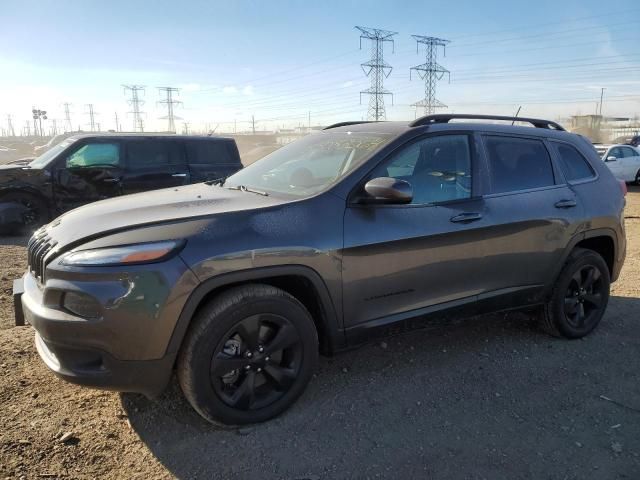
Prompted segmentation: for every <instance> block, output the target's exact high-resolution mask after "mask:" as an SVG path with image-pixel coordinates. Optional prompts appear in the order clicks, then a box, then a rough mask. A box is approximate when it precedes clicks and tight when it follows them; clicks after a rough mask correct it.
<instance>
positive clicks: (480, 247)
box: [14, 115, 626, 425]
mask: <svg viewBox="0 0 640 480" xmlns="http://www.w3.org/2000/svg"><path fill="white" fill-rule="evenodd" d="M474 119H481V120H483V119H489V120H491V121H493V123H488V122H477V121H475V122H474V121H469V120H474ZM505 120H506V121H508V123H511V122H512V121H514V120H515V121H518V122H521V123H527V124H530V125H531V126H512V125H510V124H504V121H505ZM496 121H503V123H502V124H499V123H497V122H496ZM532 127H533V128H532ZM624 204H625V199H624V192H623V189H622V187H621V185H620V183H619V182H618V181H616V179H615V178H614V177H613V176H612V174H611V173H610V172H609V170H608V169H607V168H606V166H605V165H604V164H603V163H602V161H601V160H600V158H599V157H598V154H597V153H596V151H595V150H594V148H593V146H592V145H591V144H590V143H589V142H588V141H587V140H586V139H584V138H583V137H580V136H578V135H574V134H571V133H568V132H566V131H564V129H563V128H562V127H561V126H559V125H558V124H556V123H554V122H551V121H547V120H537V119H525V118H517V119H513V118H510V117H487V116H472V115H431V116H427V117H423V118H420V119H418V120H416V121H413V122H411V123H406V122H380V123H367V122H348V123H342V124H337V125H332V126H330V127H327V128H325V129H324V131H322V132H320V133H318V134H314V135H309V136H307V137H305V138H303V139H301V140H299V141H297V142H294V143H291V144H289V145H287V146H285V147H283V148H282V149H280V150H277V151H275V152H273V153H272V154H270V155H268V156H267V157H265V158H264V159H262V160H260V161H258V162H257V163H255V164H253V165H250V166H249V167H247V168H245V169H244V170H241V171H239V172H238V173H236V174H234V175H232V176H231V177H229V178H228V179H227V180H226V181H225V182H224V183H214V182H205V183H200V184H196V185H190V186H182V187H177V188H171V189H166V190H159V191H154V192H148V193H143V194H136V195H128V196H124V197H119V198H114V199H110V200H104V201H100V202H97V203H94V204H92V205H89V206H85V207H81V208H78V209H76V210H73V211H71V212H69V213H66V214H65V215H63V216H61V217H59V218H58V219H56V220H55V221H53V222H52V223H50V224H48V225H46V226H45V227H43V228H42V229H40V230H38V231H37V232H36V233H35V234H34V236H33V237H32V238H31V240H30V242H29V247H28V255H29V270H28V272H27V273H26V274H25V275H24V277H23V278H22V279H20V280H17V281H16V283H15V286H14V295H15V300H16V323H18V324H20V323H22V322H23V321H24V319H26V320H27V321H28V322H29V323H30V324H31V325H33V327H34V328H35V330H36V346H37V349H38V352H39V354H40V356H41V357H42V359H43V361H44V362H45V363H46V364H47V366H48V367H49V368H50V369H51V370H53V371H54V372H55V373H56V374H58V375H59V376H60V377H62V378H64V379H66V380H69V381H71V382H74V383H79V384H83V385H89V386H93V387H102V388H108V389H114V390H119V391H131V392H141V393H143V394H145V395H147V396H155V395H158V394H159V393H160V392H162V391H163V389H164V388H165V387H166V386H167V384H168V382H169V380H170V377H171V375H172V372H173V371H174V370H175V371H176V372H177V376H178V379H179V382H180V385H181V387H182V390H183V392H184V394H185V396H186V398H187V399H188V400H189V402H190V403H191V405H193V407H194V408H195V409H196V410H197V411H198V412H199V413H200V414H201V415H202V416H203V417H205V418H206V419H207V420H209V421H211V422H217V423H223V424H235V425H237V424H246V423H251V422H260V421H264V420H267V419H270V418H272V417H274V416H275V415H277V414H279V413H281V412H282V411H284V410H285V409H286V408H287V407H289V406H290V405H291V404H292V403H293V402H294V401H295V400H296V399H297V398H298V397H299V396H300V394H301V393H302V392H303V390H304V388H305V386H306V385H307V383H308V382H309V379H310V378H311V376H312V374H313V371H314V368H315V366H316V362H317V360H318V354H319V353H323V354H332V353H334V352H336V351H338V350H341V349H344V348H347V347H351V346H353V345H357V344H359V343H362V342H363V341H366V340H367V339H369V338H370V337H371V336H372V335H376V334H378V335H379V334H389V333H393V332H396V331H399V330H403V329H406V328H409V327H416V326H420V325H421V323H422V319H424V318H427V317H428V316H429V315H438V316H442V315H456V316H458V315H469V314H478V313H483V312H490V311H497V310H507V309H514V308H527V309H533V308H535V309H536V310H538V311H539V312H540V318H541V323H542V325H543V327H544V329H545V330H546V331H548V332H549V333H551V334H553V335H557V336H562V337H566V338H579V337H582V336H584V335H587V334H588V333H589V332H591V331H592V330H593V329H594V328H595V327H596V326H597V325H598V323H599V322H600V319H601V318H602V316H603V313H604V311H605V308H606V306H607V301H608V298H609V287H610V283H611V282H613V281H615V280H616V279H617V278H618V274H619V272H620V269H621V267H622V264H623V262H624V258H625V245H626V241H625V232H624V223H623V208H624Z"/></svg>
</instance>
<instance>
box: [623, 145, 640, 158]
mask: <svg viewBox="0 0 640 480" xmlns="http://www.w3.org/2000/svg"><path fill="white" fill-rule="evenodd" d="M621 150H622V153H623V155H624V158H630V157H637V156H638V155H640V154H639V153H638V152H637V151H636V150H634V149H633V148H630V147H623V148H621Z"/></svg>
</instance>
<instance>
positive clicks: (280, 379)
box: [264, 365, 296, 389]
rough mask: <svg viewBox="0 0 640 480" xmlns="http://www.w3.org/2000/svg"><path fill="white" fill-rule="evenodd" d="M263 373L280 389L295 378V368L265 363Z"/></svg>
mask: <svg viewBox="0 0 640 480" xmlns="http://www.w3.org/2000/svg"><path fill="white" fill-rule="evenodd" d="M264 373H265V376H267V377H268V378H269V379H271V380H272V381H273V382H274V383H275V384H276V385H277V386H278V387H280V388H281V389H286V388H288V387H289V386H290V385H291V384H292V383H293V381H294V380H295V379H296V371H295V370H293V369H291V368H286V367H281V366H279V365H267V366H266V367H264Z"/></svg>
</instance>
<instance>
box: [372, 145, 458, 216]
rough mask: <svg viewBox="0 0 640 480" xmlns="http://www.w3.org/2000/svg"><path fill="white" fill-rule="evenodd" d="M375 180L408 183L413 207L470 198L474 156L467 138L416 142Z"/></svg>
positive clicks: (384, 166)
mask: <svg viewBox="0 0 640 480" xmlns="http://www.w3.org/2000/svg"><path fill="white" fill-rule="evenodd" d="M375 177H393V178H398V179H400V180H405V181H407V182H409V183H410V184H411V186H412V187H413V201H412V202H411V203H412V204H428V203H439V202H446V201H449V200H457V199H461V198H469V197H470V196H471V154H470V149H469V137H468V136H467V135H440V136H435V137H429V138H425V139H424V140H420V141H418V142H415V143H413V144H411V145H409V146H407V147H405V148H403V149H402V150H401V151H399V152H398V153H396V154H394V155H393V156H392V157H391V158H390V159H389V160H387V161H386V162H383V163H382V164H381V165H379V166H378V167H377V168H376V169H375V170H374V172H373V176H372V177H371V178H375Z"/></svg>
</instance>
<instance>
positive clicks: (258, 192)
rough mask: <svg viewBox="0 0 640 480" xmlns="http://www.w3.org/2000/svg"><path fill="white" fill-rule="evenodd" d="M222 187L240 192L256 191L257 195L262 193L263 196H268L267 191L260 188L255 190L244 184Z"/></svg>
mask: <svg viewBox="0 0 640 480" xmlns="http://www.w3.org/2000/svg"><path fill="white" fill-rule="evenodd" d="M224 188H228V189H229V190H240V191H241V192H251V193H257V194H258V195H262V196H263V197H268V196H269V194H268V193H267V192H263V191H262V190H256V189H255V188H251V187H247V186H245V185H237V186H235V187H224Z"/></svg>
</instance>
